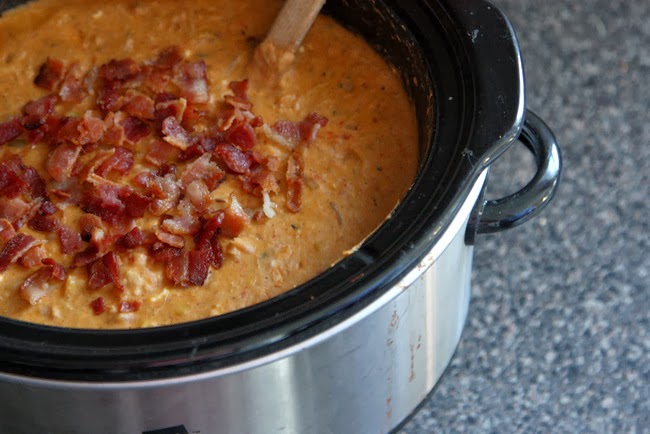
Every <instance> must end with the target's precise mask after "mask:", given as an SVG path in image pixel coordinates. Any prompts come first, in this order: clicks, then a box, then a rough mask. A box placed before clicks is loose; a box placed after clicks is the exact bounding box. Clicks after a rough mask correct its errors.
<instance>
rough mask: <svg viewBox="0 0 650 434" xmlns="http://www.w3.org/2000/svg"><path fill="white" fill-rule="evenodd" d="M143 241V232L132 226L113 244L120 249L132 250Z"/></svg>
mask: <svg viewBox="0 0 650 434" xmlns="http://www.w3.org/2000/svg"><path fill="white" fill-rule="evenodd" d="M143 243H144V234H143V233H142V231H141V230H140V228H139V227H137V226H136V227H134V228H133V229H131V231H129V232H128V233H126V234H124V235H123V236H121V237H120V238H119V239H118V240H117V241H116V242H115V245H116V246H117V247H118V248H120V249H122V250H132V249H135V248H136V247H138V246H141V245H142V244H143Z"/></svg>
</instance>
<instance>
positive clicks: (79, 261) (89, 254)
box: [72, 245, 102, 267]
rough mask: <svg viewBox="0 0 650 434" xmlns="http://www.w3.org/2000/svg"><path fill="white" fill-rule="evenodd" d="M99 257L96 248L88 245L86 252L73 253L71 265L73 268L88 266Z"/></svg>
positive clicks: (100, 255)
mask: <svg viewBox="0 0 650 434" xmlns="http://www.w3.org/2000/svg"><path fill="white" fill-rule="evenodd" d="M101 257H102V254H101V253H100V252H99V249H98V248H97V246H95V245H90V246H88V247H87V248H86V250H84V251H82V252H77V253H75V255H74V257H73V258H72V265H73V266H75V267H83V266H88V265H90V264H92V263H94V262H95V261H97V260H98V259H99V258H101Z"/></svg>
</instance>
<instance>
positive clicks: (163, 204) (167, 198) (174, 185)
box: [149, 174, 181, 215]
mask: <svg viewBox="0 0 650 434" xmlns="http://www.w3.org/2000/svg"><path fill="white" fill-rule="evenodd" d="M154 176H155V178H153V182H152V187H151V188H150V190H149V191H151V193H152V194H156V193H157V195H156V196H155V197H154V200H153V201H152V202H151V204H150V205H149V211H150V212H151V213H152V214H154V215H162V214H163V213H165V212H166V211H167V210H169V209H170V208H172V207H174V206H176V204H177V203H178V200H179V199H180V197H181V189H180V187H179V185H178V182H177V181H176V177H175V176H174V175H173V174H168V175H165V176H163V177H162V178H161V177H158V176H156V175H154Z"/></svg>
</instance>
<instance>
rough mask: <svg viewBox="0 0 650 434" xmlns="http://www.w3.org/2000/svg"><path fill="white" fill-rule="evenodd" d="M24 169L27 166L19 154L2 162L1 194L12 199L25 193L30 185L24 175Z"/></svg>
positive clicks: (0, 176) (0, 166) (0, 163)
mask: <svg viewBox="0 0 650 434" xmlns="http://www.w3.org/2000/svg"><path fill="white" fill-rule="evenodd" d="M24 170H25V166H24V165H23V163H22V161H21V160H20V157H18V156H17V155H11V156H10V157H9V158H6V159H5V160H4V161H2V162H0V196H4V197H6V198H9V199H12V198H16V197H18V196H20V195H21V194H22V193H23V191H24V190H25V189H26V188H27V187H28V184H27V182H26V181H25V179H24V178H23V176H22V175H23V173H24Z"/></svg>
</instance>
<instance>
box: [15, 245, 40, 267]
mask: <svg viewBox="0 0 650 434" xmlns="http://www.w3.org/2000/svg"><path fill="white" fill-rule="evenodd" d="M44 258H45V249H43V246H42V245H38V246H34V247H32V248H31V249H29V250H27V251H26V252H25V254H24V255H23V256H21V257H20V260H19V261H20V265H22V266H23V267H25V268H34V267H36V266H37V265H41V262H42V261H43V259H44Z"/></svg>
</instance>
